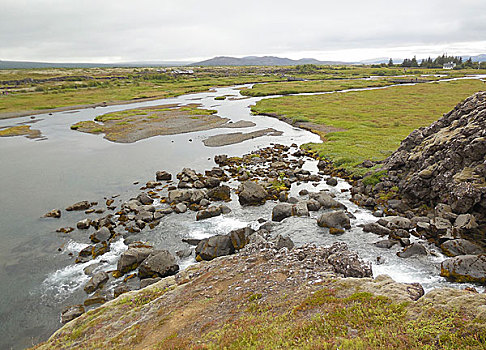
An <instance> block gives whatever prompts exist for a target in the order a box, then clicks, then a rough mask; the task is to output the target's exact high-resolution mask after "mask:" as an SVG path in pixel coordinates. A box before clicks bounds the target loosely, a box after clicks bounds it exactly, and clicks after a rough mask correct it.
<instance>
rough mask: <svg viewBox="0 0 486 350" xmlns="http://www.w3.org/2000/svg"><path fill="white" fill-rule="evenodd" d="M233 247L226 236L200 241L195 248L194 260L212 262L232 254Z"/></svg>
mask: <svg viewBox="0 0 486 350" xmlns="http://www.w3.org/2000/svg"><path fill="white" fill-rule="evenodd" d="M234 252H235V247H234V246H233V243H232V242H231V238H230V237H228V236H227V235H216V236H213V237H210V238H205V239H202V240H201V242H199V244H198V245H197V247H196V260H198V261H201V260H213V259H214V258H217V257H219V256H224V255H229V254H233V253H234Z"/></svg>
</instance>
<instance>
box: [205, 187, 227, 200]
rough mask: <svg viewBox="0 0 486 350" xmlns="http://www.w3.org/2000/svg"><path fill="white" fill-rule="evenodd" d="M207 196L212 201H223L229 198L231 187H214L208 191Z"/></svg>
mask: <svg viewBox="0 0 486 350" xmlns="http://www.w3.org/2000/svg"><path fill="white" fill-rule="evenodd" d="M208 197H209V199H210V200H213V201H225V202H228V201H230V200H231V189H230V188H229V187H228V186H226V185H221V186H217V187H214V188H212V189H210V190H209V191H208Z"/></svg>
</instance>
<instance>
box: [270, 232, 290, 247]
mask: <svg viewBox="0 0 486 350" xmlns="http://www.w3.org/2000/svg"><path fill="white" fill-rule="evenodd" d="M273 243H274V244H275V248H277V250H280V249H282V248H287V249H288V250H291V249H292V248H294V242H293V241H292V240H291V239H290V237H288V236H282V235H280V234H279V235H277V237H275V239H274V241H273Z"/></svg>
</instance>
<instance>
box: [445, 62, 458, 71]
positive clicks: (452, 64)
mask: <svg viewBox="0 0 486 350" xmlns="http://www.w3.org/2000/svg"><path fill="white" fill-rule="evenodd" d="M455 66H456V64H455V63H454V62H447V63H444V65H443V66H442V68H443V69H454V67H455Z"/></svg>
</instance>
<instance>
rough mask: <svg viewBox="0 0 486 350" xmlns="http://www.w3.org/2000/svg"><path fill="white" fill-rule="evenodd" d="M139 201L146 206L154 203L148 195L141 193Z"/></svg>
mask: <svg viewBox="0 0 486 350" xmlns="http://www.w3.org/2000/svg"><path fill="white" fill-rule="evenodd" d="M137 200H138V201H139V202H140V203H142V204H144V205H148V204H152V203H153V202H154V200H153V199H152V198H150V197H149V196H148V195H147V194H146V193H140V194H139V195H138V197H137Z"/></svg>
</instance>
